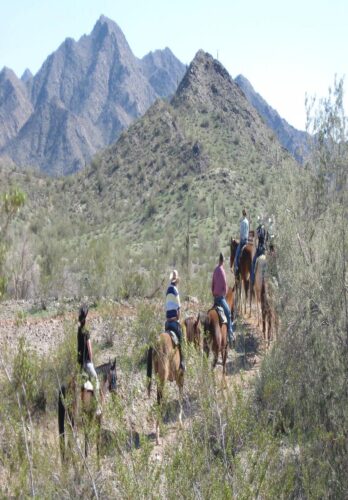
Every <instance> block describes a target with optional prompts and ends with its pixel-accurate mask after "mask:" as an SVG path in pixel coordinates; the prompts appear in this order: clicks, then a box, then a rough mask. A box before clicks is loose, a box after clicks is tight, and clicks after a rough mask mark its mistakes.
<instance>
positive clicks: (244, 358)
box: [151, 316, 265, 461]
mask: <svg viewBox="0 0 348 500" xmlns="http://www.w3.org/2000/svg"><path fill="white" fill-rule="evenodd" d="M238 330H239V333H238V332H237V340H236V346H235V349H233V350H230V349H229V351H228V358H227V376H226V385H224V384H223V377H222V365H221V362H220V357H219V362H218V365H217V366H216V368H215V376H216V377H217V381H218V384H217V385H218V386H219V385H220V387H221V395H222V397H224V395H225V396H226V393H229V395H231V396H232V397H233V395H234V393H233V387H235V386H236V385H237V386H240V387H241V388H242V389H243V390H247V389H248V388H249V387H250V382H251V380H252V379H253V378H254V377H255V376H256V375H257V373H258V371H259V369H260V365H261V361H262V357H263V356H264V354H265V346H264V345H263V344H264V341H263V337H262V331H261V330H260V328H259V327H258V326H257V319H256V318H255V317H253V316H252V317H248V316H245V317H244V316H243V317H242V318H241V319H240V322H239V328H238ZM171 385H173V386H174V385H175V384H171ZM175 389H176V387H175ZM171 392H172V394H174V397H177V393H176V396H175V393H174V392H173V390H171ZM183 406H184V412H183V413H184V419H183V428H184V429H189V428H190V426H191V425H192V422H193V418H194V416H193V415H192V414H190V412H186V413H185V405H183ZM165 426H166V428H165V432H164V434H163V435H162V436H161V438H160V443H159V444H158V445H156V444H155V445H154V447H153V450H152V453H151V458H152V460H156V461H161V460H162V459H163V455H164V452H165V449H166V447H169V446H172V445H173V444H174V443H175V442H176V440H177V436H178V433H179V432H181V429H180V426H179V422H178V419H176V421H174V422H170V423H168V424H165Z"/></svg>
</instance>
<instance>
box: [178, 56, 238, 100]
mask: <svg viewBox="0 0 348 500" xmlns="http://www.w3.org/2000/svg"><path fill="white" fill-rule="evenodd" d="M231 88H234V90H235V89H236V88H237V89H238V87H237V85H236V84H235V83H234V81H233V79H232V78H231V76H230V75H229V73H228V71H227V70H226V69H225V68H224V66H223V65H222V64H221V63H220V62H219V61H218V60H216V59H214V58H213V57H212V56H211V55H210V54H208V53H207V52H204V51H203V50H199V51H198V52H197V54H196V55H195V57H194V59H193V60H192V62H191V64H190V65H189V67H188V68H187V71H186V73H185V76H184V78H183V79H182V80H181V83H180V84H179V87H178V89H177V92H176V94H175V96H174V98H173V101H172V102H173V105H174V106H177V105H180V103H181V102H185V103H188V102H196V103H197V102H198V101H200V102H201V103H203V102H205V103H206V104H208V103H212V105H213V101H214V100H215V99H216V98H217V97H218V96H221V97H223V96H225V97H227V98H228V93H230V92H231ZM238 91H239V89H238Z"/></svg>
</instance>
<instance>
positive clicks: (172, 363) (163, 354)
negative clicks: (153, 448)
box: [147, 332, 184, 444]
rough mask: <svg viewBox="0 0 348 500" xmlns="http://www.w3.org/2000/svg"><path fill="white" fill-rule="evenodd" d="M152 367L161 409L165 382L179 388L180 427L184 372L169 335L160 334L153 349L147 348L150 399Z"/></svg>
mask: <svg viewBox="0 0 348 500" xmlns="http://www.w3.org/2000/svg"><path fill="white" fill-rule="evenodd" d="M152 367H153V368H154V371H155V374H156V375H157V404H158V405H159V407H160V408H161V402H162V398H163V390H164V385H165V383H166V381H170V382H174V381H175V382H176V383H177V385H178V387H179V395H180V397H179V404H180V413H179V423H180V426H182V394H183V386H184V372H183V370H182V369H181V368H180V354H179V349H178V348H177V347H176V346H175V345H174V344H173V341H172V338H171V336H170V334H169V333H167V332H165V333H161V334H160V335H159V337H158V339H157V342H156V345H155V346H154V347H149V350H148V353H147V377H148V386H147V392H148V396H149V397H150V394H151V385H152ZM156 443H157V444H159V417H157V420H156Z"/></svg>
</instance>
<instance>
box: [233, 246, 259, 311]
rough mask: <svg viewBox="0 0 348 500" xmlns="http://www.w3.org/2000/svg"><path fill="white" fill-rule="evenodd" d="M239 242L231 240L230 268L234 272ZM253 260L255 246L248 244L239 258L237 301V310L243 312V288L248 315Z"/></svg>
mask: <svg viewBox="0 0 348 500" xmlns="http://www.w3.org/2000/svg"><path fill="white" fill-rule="evenodd" d="M238 244H239V241H238V240H234V239H232V238H231V242H230V250H231V254H230V267H231V270H232V272H233V264H234V258H235V255H236V251H237V247H238ZM252 260H253V244H252V243H248V244H247V245H246V246H245V247H244V248H243V249H242V251H241V253H240V257H239V268H238V269H239V273H238V276H236V285H237V286H236V300H237V307H236V312H237V309H241V310H242V308H243V307H242V286H241V284H242V283H243V287H244V294H245V301H244V314H246V303H247V300H248V292H249V284H250V273H251V265H252ZM249 315H250V316H251V294H250V295H249Z"/></svg>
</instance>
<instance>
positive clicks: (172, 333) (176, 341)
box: [167, 330, 179, 345]
mask: <svg viewBox="0 0 348 500" xmlns="http://www.w3.org/2000/svg"><path fill="white" fill-rule="evenodd" d="M167 333H169V335H170V336H171V339H172V341H173V344H174V345H178V344H179V339H178V337H177V335H176V333H175V332H173V331H172V330H167Z"/></svg>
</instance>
